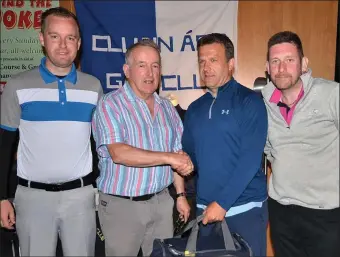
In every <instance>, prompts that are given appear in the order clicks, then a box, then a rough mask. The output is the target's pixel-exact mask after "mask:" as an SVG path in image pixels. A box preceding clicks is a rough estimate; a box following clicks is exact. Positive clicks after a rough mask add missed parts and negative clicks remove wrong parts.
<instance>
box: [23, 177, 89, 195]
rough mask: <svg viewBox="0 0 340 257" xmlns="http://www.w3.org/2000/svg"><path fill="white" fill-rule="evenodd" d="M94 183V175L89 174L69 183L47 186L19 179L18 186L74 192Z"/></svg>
mask: <svg viewBox="0 0 340 257" xmlns="http://www.w3.org/2000/svg"><path fill="white" fill-rule="evenodd" d="M93 182H94V180H93V175H92V173H89V174H88V175H86V176H85V177H82V178H78V179H75V180H72V181H68V182H65V183H60V184H45V183H41V182H34V181H29V180H26V179H23V178H20V177H18V184H19V185H21V186H25V187H30V188H35V189H42V190H46V191H51V192H59V191H65V190H72V189H76V188H79V187H84V186H88V185H91V184H92V183H93Z"/></svg>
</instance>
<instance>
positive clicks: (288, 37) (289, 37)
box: [267, 31, 304, 61]
mask: <svg viewBox="0 0 340 257" xmlns="http://www.w3.org/2000/svg"><path fill="white" fill-rule="evenodd" d="M282 43H291V44H293V45H295V46H296V48H297V50H298V53H299V56H300V60H302V58H303V56H304V55H303V48H302V43H301V39H300V37H299V36H298V35H297V34H296V33H294V32H291V31H282V32H279V33H276V34H275V35H273V36H272V37H271V38H270V39H269V40H268V51H267V61H269V49H270V48H271V47H272V46H274V45H277V44H282Z"/></svg>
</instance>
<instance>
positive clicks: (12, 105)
mask: <svg viewBox="0 0 340 257" xmlns="http://www.w3.org/2000/svg"><path fill="white" fill-rule="evenodd" d="M16 89H17V87H16V85H15V81H14V80H9V81H8V82H7V84H6V86H5V88H4V91H3V93H2V95H1V98H0V104H1V122H0V123H1V125H0V127H1V128H2V129H5V130H9V131H16V130H17V129H18V127H19V124H20V117H21V107H20V105H19V100H18V95H17V92H16Z"/></svg>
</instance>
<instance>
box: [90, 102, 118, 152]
mask: <svg viewBox="0 0 340 257" xmlns="http://www.w3.org/2000/svg"><path fill="white" fill-rule="evenodd" d="M124 131H125V130H124V127H123V126H122V122H121V118H120V115H119V112H118V109H117V108H116V106H115V105H114V103H113V102H112V101H111V100H110V98H108V97H107V96H103V97H101V99H100V100H99V102H98V105H97V108H96V110H95V111H94V114H93V119H92V133H93V138H94V140H95V141H96V149H97V152H98V154H99V156H101V157H110V154H109V152H108V150H107V145H110V144H113V143H124V142H125V140H124V135H125V133H124Z"/></svg>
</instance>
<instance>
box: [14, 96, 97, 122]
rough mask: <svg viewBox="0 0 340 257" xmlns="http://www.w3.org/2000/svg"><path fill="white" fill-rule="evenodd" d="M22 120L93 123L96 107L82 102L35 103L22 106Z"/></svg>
mask: <svg viewBox="0 0 340 257" xmlns="http://www.w3.org/2000/svg"><path fill="white" fill-rule="evenodd" d="M20 106H21V110H22V113H21V119H23V120H27V121H79V122H91V120H92V112H93V109H94V108H95V107H96V106H95V105H93V104H89V103H80V102H67V101H65V102H49V101H33V102H27V103H24V104H21V105H20Z"/></svg>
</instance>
